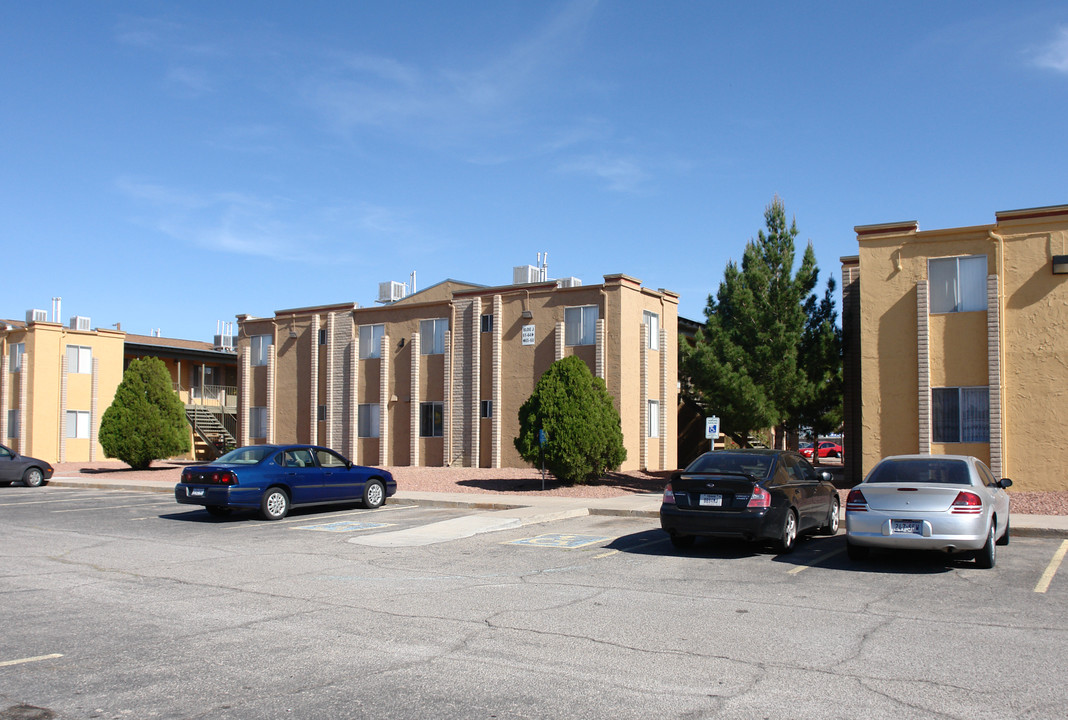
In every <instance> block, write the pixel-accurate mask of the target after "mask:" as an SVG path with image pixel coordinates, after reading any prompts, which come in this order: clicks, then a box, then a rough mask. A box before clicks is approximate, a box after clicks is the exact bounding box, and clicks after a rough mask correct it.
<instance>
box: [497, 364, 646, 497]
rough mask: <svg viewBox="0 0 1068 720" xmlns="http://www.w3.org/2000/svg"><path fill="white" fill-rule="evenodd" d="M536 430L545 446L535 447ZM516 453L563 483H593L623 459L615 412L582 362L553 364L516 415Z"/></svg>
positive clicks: (600, 384) (598, 381)
mask: <svg viewBox="0 0 1068 720" xmlns="http://www.w3.org/2000/svg"><path fill="white" fill-rule="evenodd" d="M539 430H544V431H545V434H546V442H545V444H544V446H542V447H539V442H538V440H539ZM515 448H516V450H518V451H519V454H520V456H522V458H523V459H524V460H526V461H527V462H529V463H531V464H539V463H540V462H541V458H542V454H544V460H545V466H546V467H547V468H548V469H549V470H550V471H551V472H552V474H553V475H554V476H555V477H556V478H557V479H558V480H561V481H563V482H566V483H583V482H588V481H590V480H595V479H597V478H599V477H601V475H603V474H604V473H605V472H606V471H607V470H616V469H618V468H619V466H620V465H621V464H622V463H623V461H624V460H626V459H627V450H626V448H625V447H623V431H622V429H621V425H620V420H619V412H618V411H617V410H616V407H615V404H614V403H613V402H612V396H611V395H609V394H608V389H607V388H606V387H605V384H604V380H602V379H601V378H598V377H594V376H593V373H591V372H590V369H589V367H587V365H586V363H584V362H583V361H582V360H581V359H579V358H577V357H575V356H573V355H572V356H570V357H566V358H563V359H562V360H558V361H556V362H554V363H553V364H552V365H551V366H550V367H549V369H548V370H546V371H545V373H544V374H543V375H542V376H541V378H540V379H539V380H538V384H537V385H536V386H535V387H534V392H533V393H532V394H531V395H530V397H529V398H527V400H526V402H524V403H523V406H522V407H521V408H520V409H519V437H517V438H515Z"/></svg>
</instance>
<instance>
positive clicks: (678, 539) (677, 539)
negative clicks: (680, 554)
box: [670, 535, 697, 550]
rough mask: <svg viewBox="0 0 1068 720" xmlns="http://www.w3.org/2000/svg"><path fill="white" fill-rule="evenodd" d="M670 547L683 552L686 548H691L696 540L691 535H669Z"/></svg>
mask: <svg viewBox="0 0 1068 720" xmlns="http://www.w3.org/2000/svg"><path fill="white" fill-rule="evenodd" d="M670 537H671V545H672V547H674V548H675V549H676V550H685V549H686V548H688V547H693V542H694V540H696V539H697V538H696V537H695V536H693V535H671V536H670Z"/></svg>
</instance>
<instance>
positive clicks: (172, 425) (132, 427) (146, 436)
mask: <svg viewBox="0 0 1068 720" xmlns="http://www.w3.org/2000/svg"><path fill="white" fill-rule="evenodd" d="M99 437H100V445H101V447H103V448H104V454H105V455H106V456H107V457H113V458H118V459H119V460H122V461H123V462H124V463H126V464H128V465H129V466H130V467H132V468H134V469H135V470H144V469H145V468H147V467H148V466H149V465H151V464H152V461H153V460H160V459H162V458H168V457H173V456H175V455H179V454H181V453H184V452H188V451H189V449H190V440H189V425H188V423H187V421H186V419H185V409H184V407H183V405H182V401H181V400H180V399H179V398H178V395H177V393H175V392H174V388H173V387H172V385H171V376H170V373H168V372H167V366H166V365H164V364H163V361H162V360H160V359H159V358H154V357H147V358H141V359H137V360H133V361H131V362H130V366H129V367H128V368H126V372H124V373H123V375H122V382H120V383H119V386H118V387H117V388H116V389H115V399H114V400H112V402H111V406H110V407H109V408H108V409H107V410H105V411H104V416H103V417H102V418H101V419H100V435H99Z"/></svg>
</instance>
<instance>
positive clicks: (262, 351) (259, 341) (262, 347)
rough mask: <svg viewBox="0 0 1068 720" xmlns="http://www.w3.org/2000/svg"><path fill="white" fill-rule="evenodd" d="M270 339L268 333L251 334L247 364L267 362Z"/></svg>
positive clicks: (254, 364) (263, 363)
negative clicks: (249, 356) (250, 348)
mask: <svg viewBox="0 0 1068 720" xmlns="http://www.w3.org/2000/svg"><path fill="white" fill-rule="evenodd" d="M272 340H273V338H272V337H271V336H270V335H253V336H252V357H251V359H250V360H249V364H251V365H252V366H253V367H256V366H257V365H266V364H267V356H268V355H269V354H270V352H271V343H272ZM257 437H266V435H258V436H257Z"/></svg>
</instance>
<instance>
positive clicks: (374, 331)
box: [360, 323, 386, 437]
mask: <svg viewBox="0 0 1068 720" xmlns="http://www.w3.org/2000/svg"><path fill="white" fill-rule="evenodd" d="M385 335H386V326H385V325H384V324H383V323H374V324H371V325H361V326H360V359H361V360H374V359H376V358H380V357H382V338H383V337H385ZM375 437H377V436H375Z"/></svg>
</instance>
